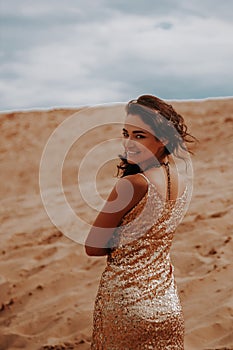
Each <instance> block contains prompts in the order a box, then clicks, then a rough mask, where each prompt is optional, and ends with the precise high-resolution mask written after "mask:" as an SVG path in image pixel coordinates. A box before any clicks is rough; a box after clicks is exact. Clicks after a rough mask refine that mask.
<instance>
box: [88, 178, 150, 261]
mask: <svg viewBox="0 0 233 350" xmlns="http://www.w3.org/2000/svg"><path fill="white" fill-rule="evenodd" d="M147 186H148V185H147V181H146V180H145V179H144V178H143V176H141V175H139V174H135V175H129V176H125V177H124V178H120V179H119V180H118V182H117V183H116V185H115V186H114V188H113V190H112V192H111V194H110V196H109V197H108V199H107V201H106V203H105V205H104V207H103V209H102V210H101V212H100V213H99V214H98V216H97V217H96V219H95V221H94V223H93V226H92V228H91V230H90V232H89V234H88V237H87V239H86V242H85V250H86V253H87V255H90V256H103V255H106V254H108V252H109V247H107V243H108V241H109V240H110V239H111V237H112V234H113V232H114V230H115V229H116V227H117V226H118V225H119V223H120V221H121V219H122V218H123V216H124V215H125V214H126V213H127V212H128V211H129V210H130V209H132V208H133V207H134V206H135V205H136V204H137V203H138V202H139V201H140V200H141V199H142V197H143V196H144V195H145V193H146V191H147Z"/></svg>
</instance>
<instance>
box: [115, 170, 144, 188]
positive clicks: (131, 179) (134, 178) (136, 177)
mask: <svg viewBox="0 0 233 350" xmlns="http://www.w3.org/2000/svg"><path fill="white" fill-rule="evenodd" d="M119 180H120V182H121V183H123V182H127V181H128V183H129V184H131V185H133V186H134V188H135V189H137V190H142V191H146V190H147V188H148V180H147V178H146V177H145V176H144V175H143V174H142V173H137V174H132V175H126V176H124V177H122V178H120V179H119Z"/></svg>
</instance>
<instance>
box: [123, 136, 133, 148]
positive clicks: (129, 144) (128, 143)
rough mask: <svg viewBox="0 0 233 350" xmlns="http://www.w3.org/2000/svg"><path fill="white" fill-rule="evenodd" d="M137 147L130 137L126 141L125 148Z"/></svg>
mask: <svg viewBox="0 0 233 350" xmlns="http://www.w3.org/2000/svg"><path fill="white" fill-rule="evenodd" d="M134 145H135V141H134V140H132V139H131V138H130V137H128V138H127V139H124V146H125V147H133V146H134Z"/></svg>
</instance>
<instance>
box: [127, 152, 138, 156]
mask: <svg viewBox="0 0 233 350" xmlns="http://www.w3.org/2000/svg"><path fill="white" fill-rule="evenodd" d="M139 153H140V152H139V151H126V154H127V155H128V156H135V155H137V154H139Z"/></svg>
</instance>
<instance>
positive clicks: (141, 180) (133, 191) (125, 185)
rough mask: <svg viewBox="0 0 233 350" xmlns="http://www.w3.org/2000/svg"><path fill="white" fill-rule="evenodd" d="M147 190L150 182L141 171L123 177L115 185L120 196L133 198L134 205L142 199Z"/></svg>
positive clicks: (132, 203)
mask: <svg viewBox="0 0 233 350" xmlns="http://www.w3.org/2000/svg"><path fill="white" fill-rule="evenodd" d="M147 190H148V182H147V180H146V178H145V177H144V176H143V175H142V174H140V173H138V174H133V175H126V176H124V177H121V178H119V179H118V181H117V183H116V185H115V191H116V192H117V193H118V195H120V197H127V198H128V197H130V198H131V201H130V202H131V205H132V206H133V205H135V204H136V203H137V202H139V201H140V200H141V199H142V197H143V196H144V195H145V194H146V192H147Z"/></svg>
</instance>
